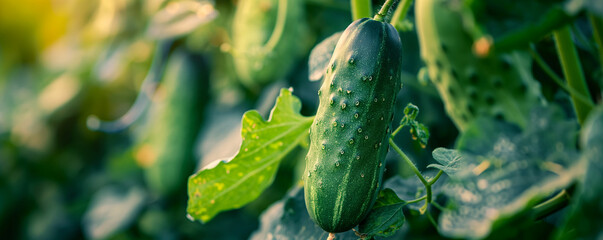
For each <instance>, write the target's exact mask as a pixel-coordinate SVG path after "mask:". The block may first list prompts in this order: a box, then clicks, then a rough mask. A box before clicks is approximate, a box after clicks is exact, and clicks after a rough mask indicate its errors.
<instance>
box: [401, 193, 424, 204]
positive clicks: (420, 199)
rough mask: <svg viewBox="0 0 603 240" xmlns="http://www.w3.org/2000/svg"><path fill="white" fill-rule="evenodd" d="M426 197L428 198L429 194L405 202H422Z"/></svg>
mask: <svg viewBox="0 0 603 240" xmlns="http://www.w3.org/2000/svg"><path fill="white" fill-rule="evenodd" d="M426 198H427V195H423V196H422V197H420V198H417V199H413V200H410V201H405V202H404V203H405V204H412V203H418V202H420V201H423V200H425V199H426Z"/></svg>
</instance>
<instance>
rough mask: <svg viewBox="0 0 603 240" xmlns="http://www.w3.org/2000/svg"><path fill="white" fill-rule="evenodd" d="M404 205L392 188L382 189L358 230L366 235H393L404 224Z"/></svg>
mask: <svg viewBox="0 0 603 240" xmlns="http://www.w3.org/2000/svg"><path fill="white" fill-rule="evenodd" d="M404 205H406V203H405V202H404V201H402V200H400V198H398V196H397V195H396V193H395V192H394V191H393V190H391V189H389V188H386V189H383V190H382V191H381V192H379V198H377V201H376V202H375V205H374V206H373V209H372V210H371V212H370V213H369V215H368V216H367V217H366V218H365V219H364V220H363V221H362V222H361V223H360V225H359V226H358V231H359V232H361V233H362V234H366V235H367V236H368V237H372V236H379V237H389V236H391V235H393V234H394V233H396V231H398V230H399V229H400V228H401V227H402V225H403V224H404V214H403V213H402V207H404Z"/></svg>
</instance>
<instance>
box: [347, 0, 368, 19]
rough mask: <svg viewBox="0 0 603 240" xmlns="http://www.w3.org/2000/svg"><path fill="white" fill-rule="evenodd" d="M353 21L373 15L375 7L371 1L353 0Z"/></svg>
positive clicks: (351, 2)
mask: <svg viewBox="0 0 603 240" xmlns="http://www.w3.org/2000/svg"><path fill="white" fill-rule="evenodd" d="M350 4H351V7H352V19H353V20H358V19H361V18H369V17H371V15H373V5H372V3H371V1H370V0H352V1H350Z"/></svg>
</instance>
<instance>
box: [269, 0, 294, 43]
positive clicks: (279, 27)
mask: <svg viewBox="0 0 603 240" xmlns="http://www.w3.org/2000/svg"><path fill="white" fill-rule="evenodd" d="M288 1H289V0H279V1H278V10H277V11H278V12H277V16H276V24H275V25H274V31H272V35H270V38H269V39H268V42H266V45H264V47H263V48H262V50H263V51H264V52H265V53H269V52H272V50H274V48H275V47H276V44H278V42H279V41H280V40H281V36H282V35H283V31H284V30H285V23H286V22H287V5H288Z"/></svg>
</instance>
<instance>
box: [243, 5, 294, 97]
mask: <svg viewBox="0 0 603 240" xmlns="http://www.w3.org/2000/svg"><path fill="white" fill-rule="evenodd" d="M279 8H280V9H279ZM303 9H304V6H303V1H301V0H240V1H239V6H238V7H237V10H236V12H235V16H234V20H233V30H232V34H233V47H234V52H233V53H234V55H233V56H234V64H235V69H236V72H237V75H238V76H239V78H240V79H241V81H242V82H243V83H244V84H245V85H248V86H253V87H256V86H261V85H264V84H267V83H270V82H273V81H275V80H277V79H278V78H281V77H284V75H285V74H286V73H287V72H288V71H289V70H290V69H291V67H292V66H293V63H294V61H295V59H296V56H298V55H299V53H300V44H299V40H300V39H301V38H302V37H303V33H304V31H305V20H304V17H303ZM279 10H280V11H281V12H280V13H279ZM279 14H283V16H282V25H279V23H278V18H279ZM273 35H275V36H274V37H273Z"/></svg>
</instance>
